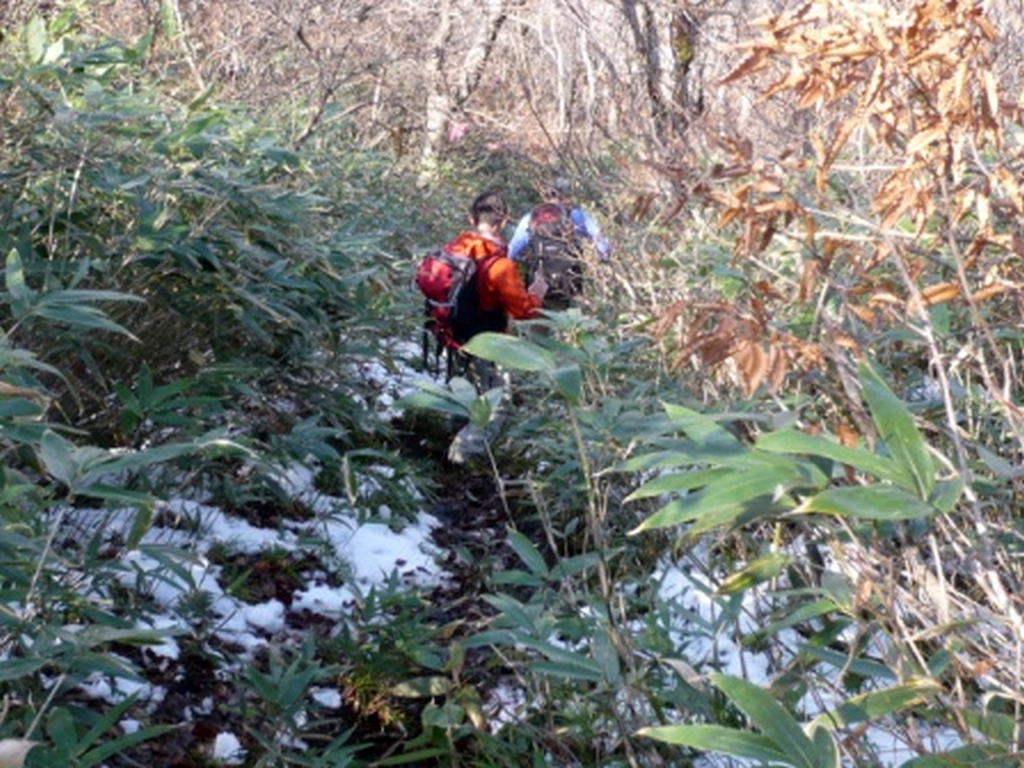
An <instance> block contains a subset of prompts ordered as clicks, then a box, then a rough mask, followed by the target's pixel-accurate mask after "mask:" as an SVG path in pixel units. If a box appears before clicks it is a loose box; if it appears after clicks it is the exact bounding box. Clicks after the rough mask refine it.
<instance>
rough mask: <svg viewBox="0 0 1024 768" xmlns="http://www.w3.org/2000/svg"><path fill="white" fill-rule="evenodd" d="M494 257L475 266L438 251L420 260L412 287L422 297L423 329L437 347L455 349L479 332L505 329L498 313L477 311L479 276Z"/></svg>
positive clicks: (466, 258)
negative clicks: (424, 323) (424, 313)
mask: <svg viewBox="0 0 1024 768" xmlns="http://www.w3.org/2000/svg"><path fill="white" fill-rule="evenodd" d="M498 257H499V255H498V254H493V255H491V256H487V257H486V258H484V259H481V260H480V262H479V263H478V262H477V261H476V260H474V259H473V258H472V257H471V256H463V255H460V254H456V253H452V252H451V251H450V250H448V249H447V248H441V249H439V250H436V251H433V252H431V253H428V254H427V255H426V256H424V257H423V259H422V260H421V261H420V264H419V266H418V267H417V269H416V286H417V287H418V288H419V289H420V291H421V292H422V293H423V295H424V296H425V297H426V314H427V320H426V327H427V329H428V330H429V331H430V332H431V333H433V334H434V336H435V337H436V338H437V340H438V343H439V344H440V345H442V346H445V347H448V348H449V349H458V348H459V347H461V346H462V345H463V344H465V343H466V342H467V341H469V340H470V339H471V338H472V337H473V336H475V335H476V334H478V333H481V332H482V331H502V330H504V329H505V326H506V324H507V321H506V319H505V313H504V312H503V311H502V310H500V309H499V310H495V311H491V312H484V311H483V310H482V309H481V308H480V285H479V283H480V277H481V276H482V275H483V274H485V273H486V272H487V270H488V269H490V266H491V264H493V263H494V261H495V260H496V259H497V258H498Z"/></svg>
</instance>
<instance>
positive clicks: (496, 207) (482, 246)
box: [445, 190, 548, 333]
mask: <svg viewBox="0 0 1024 768" xmlns="http://www.w3.org/2000/svg"><path fill="white" fill-rule="evenodd" d="M508 218H509V216H508V208H507V207H506V205H505V201H504V200H503V199H502V197H501V195H500V194H499V193H498V192H495V191H493V190H488V191H486V192H483V193H481V194H479V195H477V197H476V199H475V200H474V201H473V205H472V206H471V207H470V211H469V221H470V223H471V224H472V225H473V229H472V230H471V231H466V232H462V233H461V234H459V236H458V237H456V238H455V239H454V240H452V241H451V242H450V243H448V245H447V246H445V247H446V248H447V249H448V250H449V251H451V252H452V253H455V254H460V255H464V256H472V257H473V259H475V260H476V262H477V264H480V263H481V262H483V261H484V260H485V259H487V258H489V257H490V256H492V255H495V254H497V255H498V258H496V259H493V260H492V261H491V262H490V263H488V264H486V265H485V266H484V268H483V269H482V272H481V274H480V276H479V280H480V282H479V284H478V285H479V292H480V310H481V323H480V328H479V330H478V331H477V333H479V332H482V331H505V330H508V321H509V320H510V319H511V320H528V319H530V318H532V317H536V316H537V310H538V309H539V308H540V307H541V305H542V304H543V303H544V294H545V293H546V292H547V288H548V286H547V282H546V281H545V280H544V278H543V276H541V277H539V278H538V279H536V280H534V282H533V283H531V284H530V286H529V288H527V287H526V286H525V285H524V284H523V279H522V276H521V275H520V274H519V269H518V268H517V267H516V264H515V262H513V261H512V260H511V259H509V258H508V246H507V244H506V243H505V240H504V238H503V237H502V229H504V227H505V225H506V224H507V223H508Z"/></svg>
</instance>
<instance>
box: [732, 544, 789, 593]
mask: <svg viewBox="0 0 1024 768" xmlns="http://www.w3.org/2000/svg"><path fill="white" fill-rule="evenodd" d="M792 561H793V558H792V557H790V556H789V555H787V554H785V553H783V552H769V553H768V554H766V555H762V556H761V557H759V558H757V559H756V560H754V561H753V562H751V563H749V564H748V565H747V566H746V567H745V568H742V569H741V570H739V571H735V572H734V573H730V574H729V575H728V576H726V577H725V579H723V580H722V583H721V584H720V585H719V587H718V589H717V590H716V591H715V593H716V594H717V595H731V594H734V593H736V592H745V591H746V590H748V589H750V588H751V587H755V586H757V585H758V584H764V583H765V582H766V581H770V580H772V579H774V578H775V577H776V576H778V575H779V574H780V573H781V572H782V569H783V568H785V567H786V566H787V565H789V564H790V563H791V562H792Z"/></svg>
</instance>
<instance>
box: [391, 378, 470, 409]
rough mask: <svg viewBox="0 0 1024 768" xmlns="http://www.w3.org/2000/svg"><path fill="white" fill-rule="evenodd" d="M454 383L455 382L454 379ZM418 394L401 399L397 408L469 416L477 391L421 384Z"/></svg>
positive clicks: (397, 403)
mask: <svg viewBox="0 0 1024 768" xmlns="http://www.w3.org/2000/svg"><path fill="white" fill-rule="evenodd" d="M452 381H455V380H454V379H453V380H452ZM417 387H419V391H418V392H410V393H409V394H407V395H404V396H403V397H401V398H399V399H398V401H397V402H396V403H395V407H397V408H401V409H407V410H423V411H437V412H438V413H445V414H451V415H453V416H468V415H469V412H470V409H471V408H472V407H473V401H474V400H475V399H476V390H472V391H471V392H463V391H462V390H459V389H452V390H449V389H446V388H444V387H440V386H438V385H437V384H433V383H431V382H419V383H418V384H417Z"/></svg>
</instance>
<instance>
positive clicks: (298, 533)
mask: <svg viewBox="0 0 1024 768" xmlns="http://www.w3.org/2000/svg"><path fill="white" fill-rule="evenodd" d="M409 354H410V355H412V354H414V350H413V348H410V350H409ZM363 374H364V376H366V377H367V378H368V379H369V380H371V381H378V382H379V391H380V400H379V407H380V408H381V410H382V411H383V412H386V413H387V412H390V411H391V409H393V407H394V403H395V402H396V401H397V399H398V398H399V397H401V396H402V395H403V394H405V393H407V392H409V391H411V390H413V389H414V388H415V387H416V383H417V381H419V380H421V379H422V376H421V374H418V373H416V372H415V371H414V370H412V368H408V369H402V370H399V371H397V372H396V371H394V370H390V371H389V370H386V369H384V368H383V367H380V366H367V368H366V370H364V371H363ZM280 480H281V482H282V484H283V485H284V486H285V487H287V488H288V489H289V492H290V493H291V495H292V497H293V498H295V499H297V500H299V501H301V502H302V504H303V506H304V507H305V508H306V509H309V510H311V511H312V513H313V514H312V515H311V516H309V517H308V518H306V519H303V520H286V521H284V522H283V524H281V525H279V526H276V527H272V528H271V527H260V526H257V525H254V524H253V523H252V522H251V521H247V520H245V519H243V518H240V517H238V516H234V515H231V514H228V513H226V512H225V511H223V510H221V509H218V508H216V507H213V506H207V505H204V504H201V503H198V502H196V501H194V500H189V499H172V500H170V501H169V502H168V503H167V505H166V507H165V508H164V509H163V510H161V515H162V517H163V518H164V519H179V520H184V521H187V523H188V524H187V525H183V526H179V527H173V526H172V527H166V526H154V527H153V528H152V529H151V530H150V531H149V533H147V535H146V536H145V538H144V539H143V541H142V542H141V545H140V546H139V547H138V548H135V549H133V550H131V551H128V552H126V553H125V556H124V559H123V563H122V565H123V566H124V567H123V570H122V580H123V585H124V586H125V587H126V588H129V589H135V590H143V591H145V592H147V593H148V595H149V596H150V598H151V599H152V602H153V605H154V606H155V608H154V613H153V616H152V618H151V619H150V620H149V622H148V627H147V628H150V629H153V630H157V631H161V632H164V633H166V634H164V635H163V636H162V638H161V639H160V642H159V643H157V644H155V645H153V646H152V647H150V648H149V653H150V654H152V655H153V656H155V657H156V658H158V659H159V658H163V659H166V660H167V661H168V662H173V661H174V660H176V659H177V658H178V657H179V655H180V648H179V645H178V641H177V639H176V635H177V633H187V632H189V631H190V623H189V622H190V621H191V619H190V618H189V615H188V611H187V610H186V608H187V605H188V603H189V601H190V600H191V599H193V598H194V596H195V595H196V594H197V593H204V594H205V595H206V597H207V598H208V600H209V606H210V612H211V614H212V617H213V624H214V626H215V633H216V636H217V637H218V638H219V639H221V640H222V641H223V642H224V643H226V644H229V645H230V646H231V647H232V648H239V649H243V650H242V653H243V655H244V654H250V655H254V654H256V653H257V652H259V650H260V649H261V648H265V647H266V646H267V645H268V644H273V643H280V642H282V639H283V638H287V637H288V636H294V634H295V633H294V629H291V630H290V629H289V627H288V621H287V617H288V616H289V615H295V614H299V613H303V612H305V613H308V614H309V615H316V616H321V617H324V618H325V619H329V620H332V621H335V622H338V623H339V625H344V624H345V622H346V618H347V617H348V616H349V615H350V612H351V610H352V608H353V606H355V605H357V604H358V603H359V602H360V601H361V600H362V599H363V598H364V596H365V595H366V594H368V593H369V592H370V591H371V590H373V589H375V588H380V587H383V586H384V585H385V584H389V583H392V584H393V583H394V581H395V580H396V579H397V580H399V581H400V582H401V583H404V584H407V585H409V586H424V587H427V586H431V585H435V584H438V583H439V582H440V581H441V580H443V579H444V578H445V574H444V572H443V570H442V569H441V567H440V565H439V562H438V557H437V556H438V554H439V552H438V550H437V547H436V546H435V545H434V544H433V543H432V540H431V532H432V530H433V529H434V528H435V527H436V526H438V525H439V521H438V520H437V519H436V518H434V517H433V516H431V515H429V514H427V513H425V512H421V513H420V514H418V515H417V516H416V517H415V519H414V520H412V521H410V522H408V523H406V524H404V525H402V526H392V525H389V524H388V516H389V515H388V510H386V509H379V510H374V512H375V514H374V515H372V516H370V518H372V521H367V517H368V516H367V515H366V514H365V510H358V509H355V508H353V506H352V500H351V498H349V497H344V498H343V497H336V496H331V495H328V494H325V493H323V492H321V491H318V490H316V489H315V488H314V482H313V481H314V475H313V473H312V471H311V470H310V469H309V468H308V467H303V466H298V465H295V466H290V467H286V468H284V469H283V470H282V475H281V478H280ZM409 492H410V493H414V491H413V490H412V489H409ZM356 496H357V497H358V496H360V494H359V493H358V492H357V493H356ZM64 514H65V515H66V519H67V522H68V523H69V524H70V525H72V526H78V527H79V529H80V530H81V531H82V532H83V533H85V532H87V531H90V530H94V529H95V528H96V527H97V526H102V527H103V529H104V530H106V531H107V533H108V535H114V534H115V533H116V532H117V531H119V530H120V532H121V536H122V538H124V537H127V534H128V529H129V528H130V526H131V514H130V513H129V512H127V511H125V512H119V511H116V510H114V511H111V510H81V509H75V510H70V509H68V510H64ZM360 520H362V521H363V522H360ZM310 542H317V544H316V546H317V547H318V551H320V552H328V553H331V556H332V557H333V559H334V560H333V562H334V563H335V564H336V567H337V569H339V570H340V571H342V572H344V573H345V574H346V578H344V579H341V580H339V579H337V578H332V574H330V573H327V572H323V571H321V572H317V571H313V572H310V573H309V574H308V575H307V577H306V578H307V580H306V582H305V583H304V584H303V585H301V586H300V587H298V588H297V589H295V590H294V591H293V593H292V595H291V598H290V602H289V603H287V604H286V603H285V602H283V601H282V600H280V599H278V598H271V599H267V600H264V601H262V602H256V603H251V602H246V601H244V600H243V599H241V598H240V597H239V596H238V595H236V594H232V593H231V592H230V591H228V590H225V589H224V588H223V587H222V586H221V584H222V583H223V579H222V578H220V577H221V576H222V573H221V568H222V566H220V565H217V564H216V563H215V558H214V557H212V555H213V554H214V553H215V552H224V551H228V552H232V553H251V554H257V553H261V552H267V551H276V552H284V553H288V552H299V551H301V550H302V549H303V548H304V547H308V546H309V545H310ZM169 551H177V552H185V553H187V558H186V559H184V560H182V561H181V563H180V564H179V567H177V568H174V569H171V570H169V569H168V568H167V557H168V554H167V553H168V552H169ZM653 578H654V579H655V581H656V582H657V583H659V584H660V587H659V590H660V592H659V594H660V595H661V598H662V599H663V600H664V601H665V602H666V603H671V604H673V605H674V606H676V609H677V610H678V612H679V613H678V615H679V616H680V621H682V622H684V623H685V624H686V625H687V626H686V627H685V629H686V636H685V658H686V663H687V664H688V665H689V666H690V667H691V668H701V669H710V668H715V669H716V670H717V671H721V672H724V673H726V674H729V675H734V676H739V677H743V678H745V679H747V680H750V681H752V682H754V683H758V684H766V683H767V682H768V681H769V680H770V679H771V678H772V675H773V674H774V673H775V672H777V670H775V669H774V668H773V661H772V659H770V658H769V657H768V656H767V654H765V653H759V652H756V651H752V650H751V649H750V648H746V647H743V646H741V645H740V644H739V643H738V642H736V639H735V638H736V634H735V633H734V632H731V631H717V630H715V629H714V628H715V627H719V626H724V625H723V624H722V623H721V614H722V605H723V604H722V602H721V600H720V599H717V598H715V597H713V596H712V595H713V592H714V588H713V586H712V585H710V584H707V583H703V582H702V581H701V580H700V578H699V577H698V576H696V575H695V572H694V571H693V570H690V569H683V568H679V567H677V566H676V565H674V564H672V563H671V562H665V563H664V564H663V567H662V569H661V570H660V572H658V573H656V574H654V575H653ZM747 599H748V600H751V601H754V600H756V593H755V592H750V593H749V594H748V596H747ZM758 615H759V613H758V607H757V606H756V605H753V604H751V605H749V606H746V607H744V610H742V611H740V622H741V630H742V631H747V630H752V629H753V628H754V626H753V625H752V624H751V622H754V621H755V620H756V619H755V618H754V617H757V616H758ZM744 622H746V624H744ZM694 626H704V627H706V628H710V629H708V631H706V632H704V633H701V632H694V631H693V627H694ZM680 629H681V630H682V629H684V627H683V626H681V627H680ZM794 642H796V640H795V639H794ZM680 643H681V644H682V643H683V640H682V639H681V640H680ZM681 658H682V655H681ZM83 691H84V692H85V693H86V694H87V695H89V696H92V697H94V698H96V699H103V700H105V701H109V702H116V701H120V700H122V699H123V698H124V697H125V696H128V695H136V696H138V697H139V700H140V701H141V702H149V703H151V704H152V705H156V704H157V703H159V702H160V701H161V699H162V697H163V696H164V693H165V692H164V691H162V690H161V689H160V688H159V687H158V686H154V685H151V684H147V683H143V682H140V681H138V680H137V679H133V678H132V676H130V675H125V676H124V677H117V676H111V675H102V676H101V675H95V676H94V677H93V678H91V679H90V680H89V681H87V683H86V684H85V685H84V686H83ZM314 695H315V696H316V697H317V703H318V704H319V705H320V706H324V707H338V706H340V700H339V698H338V694H337V692H336V691H332V690H328V689H324V690H317V691H315V692H314ZM509 695H510V696H512V694H509ZM512 698H514V696H512ZM204 706H205V707H209V706H211V705H210V704H209V703H208V702H207V703H204V702H202V701H198V702H196V704H195V709H196V712H197V713H201V712H202V710H203V707H204ZM123 725H124V727H125V728H126V730H131V729H132V728H133V727H137V725H135V724H133V723H132V722H130V721H129V722H125V723H124V724H123ZM876 740H877V742H878V744H877V746H878V749H879V754H881V755H886V756H888V758H889V759H888V760H887V762H886V763H885V764H884V766H897V765H899V764H901V763H902V762H903V761H905V760H906V759H909V758H910V757H912V756H913V754H914V753H912V752H911V751H909V748H907V747H905V746H904V745H901V744H898V743H896V742H894V741H893V740H892V738H891V737H890V736H889V735H888V734H887V733H882V732H878V733H877V736H876ZM210 757H211V759H212V760H214V761H215V762H217V763H219V764H222V765H236V764H241V763H242V762H243V761H244V759H245V750H244V748H243V746H242V741H241V739H240V734H238V733H234V732H230V731H225V732H220V733H218V734H217V735H216V736H215V738H214V739H213V744H212V746H211V755H210ZM743 764H744V763H742V761H731V762H730V761H723V760H721V759H719V758H709V761H708V765H709V766H710V765H715V766H721V765H737V766H738V765H743ZM884 766H880V767H879V768H884Z"/></svg>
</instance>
